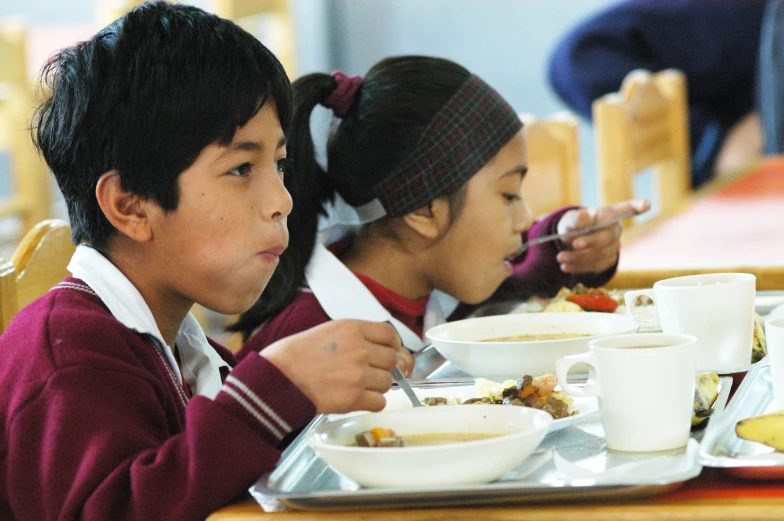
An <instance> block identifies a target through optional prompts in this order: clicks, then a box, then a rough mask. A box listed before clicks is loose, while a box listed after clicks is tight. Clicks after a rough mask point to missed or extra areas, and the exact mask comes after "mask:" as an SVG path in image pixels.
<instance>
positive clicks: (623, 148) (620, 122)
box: [592, 69, 691, 226]
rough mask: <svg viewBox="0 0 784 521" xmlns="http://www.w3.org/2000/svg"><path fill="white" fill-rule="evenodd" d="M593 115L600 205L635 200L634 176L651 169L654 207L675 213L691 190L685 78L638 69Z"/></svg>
mask: <svg viewBox="0 0 784 521" xmlns="http://www.w3.org/2000/svg"><path fill="white" fill-rule="evenodd" d="M592 111H593V129H594V135H595V139H596V147H597V160H598V180H599V195H600V201H601V203H602V204H612V203H617V202H620V201H624V200H627V199H631V198H633V197H634V188H633V186H634V178H635V175H636V174H638V173H641V172H643V171H646V170H648V169H653V170H654V178H655V179H654V187H655V194H654V197H655V200H654V205H655V206H658V207H659V208H660V215H662V216H665V215H670V214H672V213H674V212H676V211H677V208H678V207H679V205H680V204H681V202H682V200H683V199H684V198H685V197H686V196H687V195H688V194H689V192H690V190H691V167H690V158H689V133H688V112H687V111H688V107H687V98H686V77H685V75H684V74H683V73H682V72H681V71H678V70H674V69H667V70H663V71H661V72H658V73H655V74H651V73H650V72H648V71H645V70H634V71H632V72H630V73H629V74H628V75H627V76H626V78H625V79H624V80H623V84H622V85H621V88H620V90H619V91H618V92H616V93H611V94H607V95H605V96H602V97H601V98H599V99H597V100H595V101H594V102H593V107H592ZM632 222H633V221H632V220H631V219H627V220H626V221H625V222H624V226H629V225H630V224H631V223H632Z"/></svg>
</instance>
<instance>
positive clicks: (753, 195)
mask: <svg viewBox="0 0 784 521" xmlns="http://www.w3.org/2000/svg"><path fill="white" fill-rule="evenodd" d="M684 208H685V209H684V210H683V211H682V212H681V213H679V214H677V215H675V216H672V217H670V218H668V219H665V220H662V221H660V222H652V223H650V225H648V226H646V225H642V226H641V227H640V231H639V232H638V233H637V234H636V236H635V234H633V237H634V239H633V240H632V241H630V242H629V243H628V244H624V248H623V253H622V255H621V261H620V264H619V274H618V276H616V282H618V281H620V283H621V285H620V286H618V285H616V287H627V288H628V287H649V286H650V285H652V283H653V282H655V281H656V280H659V279H660V278H665V277H667V276H675V275H678V274H686V273H691V272H701V271H717V270H722V271H725V270H727V269H728V268H729V269H731V270H733V271H735V270H736V269H743V270H744V271H750V272H754V273H755V274H757V277H758V283H757V289H758V290H764V289H784V158H773V159H768V160H765V161H763V162H761V163H760V164H758V165H756V166H755V167H754V168H752V169H751V170H750V171H748V172H746V173H745V174H743V175H741V176H739V177H737V178H736V179H733V180H731V181H729V182H727V181H724V182H721V183H715V184H714V185H712V186H710V187H708V188H706V189H705V190H701V191H698V192H696V193H695V195H694V197H693V198H691V200H689V201H688V202H687V203H686V205H685V207H684ZM717 252H719V253H720V254H717ZM635 273H636V274H637V275H635ZM629 274H631V275H632V276H631V277H630V276H629ZM640 274H642V275H640ZM646 277H647V278H646ZM629 281H631V282H632V283H631V284H630V283H629ZM270 516H272V517H274V518H279V519H281V520H298V521H315V520H322V519H330V520H346V521H359V520H363V521H387V520H388V521H393V520H394V521H440V520H456V521H461V520H466V521H467V520H472V521H473V520H476V519H483V520H485V521H502V520H503V521H507V520H508V521H523V520H526V521H552V520H558V521H608V520H622V521H645V520H651V521H662V520H665V519H678V520H687V519H689V520H705V521H707V520H710V521H720V520H728V521H729V520H738V521H740V520H743V521H748V520H777V521H780V520H782V519H784V481H764V480H750V479H742V478H738V477H735V476H732V475H729V474H726V473H725V472H724V471H721V470H719V469H712V468H705V469H703V471H702V473H701V474H700V476H699V477H697V478H695V479H693V480H690V481H688V482H687V483H685V484H684V485H683V486H682V487H680V488H678V489H677V490H674V491H671V492H667V493H665V494H661V495H658V496H653V497H649V498H644V499H639V500H630V501H612V502H607V503H584V502H574V503H570V504H554V503H548V504H526V505H505V506H482V507H460V508H432V509H406V510H354V511H344V512H307V511H288V512H280V513H275V514H270V513H265V512H263V511H262V509H261V507H260V506H259V505H258V504H257V503H256V502H255V501H254V500H253V499H250V498H247V499H244V500H241V501H238V502H237V503H235V504H232V505H229V506H227V507H225V508H223V509H220V510H218V511H217V512H215V513H213V514H212V515H211V516H210V517H209V518H208V520H209V521H250V520H261V519H270Z"/></svg>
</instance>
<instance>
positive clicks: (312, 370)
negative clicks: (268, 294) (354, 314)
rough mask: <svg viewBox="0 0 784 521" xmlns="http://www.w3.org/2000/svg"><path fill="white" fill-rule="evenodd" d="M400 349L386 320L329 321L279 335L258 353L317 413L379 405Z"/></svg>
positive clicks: (354, 409)
mask: <svg viewBox="0 0 784 521" xmlns="http://www.w3.org/2000/svg"><path fill="white" fill-rule="evenodd" d="M401 350H404V351H405V348H404V347H403V346H402V345H401V344H400V338H399V337H398V335H397V332H396V331H395V329H394V328H393V327H392V326H391V325H389V324H387V323H383V322H367V321H362V320H333V321H330V322H326V323H324V324H321V325H319V326H316V327H314V328H312V329H308V330H307V331H303V332H302V333H298V334H296V335H292V336H290V337H287V338H283V339H281V340H278V341H277V342H275V343H273V344H271V345H270V346H268V347H267V348H266V349H264V350H262V351H261V356H263V357H265V358H267V359H268V360H269V361H270V362H272V363H273V364H275V366H276V367H277V368H278V369H280V370H281V372H283V374H285V375H286V376H287V377H288V378H289V379H290V380H291V381H292V382H294V384H295V385H296V386H297V387H299V388H300V390H302V392H303V393H305V395H306V396H307V397H308V398H310V400H311V401H312V402H313V403H314V404H315V406H316V410H317V411H318V412H319V413H346V412H351V411H358V410H367V411H380V410H381V409H383V408H384V405H385V404H386V400H385V399H384V396H383V394H384V393H385V392H386V391H388V390H389V388H390V386H391V385H392V374H391V373H390V371H391V370H392V368H393V367H395V365H396V364H398V363H399V360H400V359H402V358H403V357H402V354H401ZM406 352H407V351H406ZM408 356H409V357H410V356H411V355H408ZM401 370H403V368H402V367H401Z"/></svg>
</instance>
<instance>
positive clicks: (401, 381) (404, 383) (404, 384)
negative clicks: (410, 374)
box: [392, 366, 425, 407]
mask: <svg viewBox="0 0 784 521" xmlns="http://www.w3.org/2000/svg"><path fill="white" fill-rule="evenodd" d="M392 378H393V379H394V380H395V383H396V384H397V386H398V387H400V388H401V389H403V392H404V393H406V396H408V399H409V400H411V405H413V406H414V407H425V404H424V403H422V402H420V401H419V398H418V397H417V395H416V393H415V392H414V389H413V388H412V387H411V384H409V383H408V380H407V379H406V377H405V376H403V373H402V372H400V368H399V367H398V366H395V368H394V369H392Z"/></svg>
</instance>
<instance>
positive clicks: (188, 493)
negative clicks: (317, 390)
mask: <svg viewBox="0 0 784 521" xmlns="http://www.w3.org/2000/svg"><path fill="white" fill-rule="evenodd" d="M164 401H165V400H162V394H161V387H160V382H158V381H156V380H155V379H153V378H151V377H150V376H149V374H148V375H145V374H144V373H143V372H134V371H127V370H120V369H119V368H117V367H111V366H104V367H101V366H87V365H69V366H66V367H63V368H59V369H58V370H56V371H55V372H54V373H53V374H52V375H51V376H50V377H49V378H48V379H47V382H46V385H45V386H44V387H43V389H41V391H40V393H39V394H38V395H37V396H35V397H34V398H33V399H32V400H30V401H29V402H28V403H26V404H25V405H24V406H23V407H22V408H21V409H20V410H18V411H17V413H16V414H15V416H14V417H13V419H12V421H10V423H9V434H8V436H9V438H8V440H9V441H8V466H7V469H8V476H7V486H8V490H9V498H10V501H9V502H10V503H11V505H10V506H11V508H12V510H13V511H14V512H15V513H16V514H17V517H18V518H19V519H36V520H49V519H52V520H53V519H58V520H65V519H82V520H104V519H117V520H150V519H177V520H191V519H192V520H203V519H204V518H205V517H206V516H208V515H209V514H210V513H211V512H212V511H214V510H216V509H217V508H219V507H221V506H223V505H225V504H226V503H228V502H229V501H231V500H232V499H235V498H236V497H237V496H238V495H239V494H241V493H242V492H244V491H245V490H246V489H247V488H248V487H249V486H250V485H251V484H252V483H253V482H254V481H255V480H256V479H257V478H258V477H259V476H260V475H261V474H262V473H263V472H265V471H268V470H270V469H272V468H273V466H274V465H275V464H276V462H277V460H278V458H279V456H280V453H279V451H278V449H277V448H276V445H277V443H278V442H279V441H280V440H281V439H282V438H283V437H284V436H285V435H286V434H288V433H289V432H290V431H292V430H293V429H295V428H299V427H301V426H303V425H304V424H305V423H306V422H307V421H309V420H310V419H311V418H312V417H313V415H314V414H315V409H314V407H313V405H312V404H311V403H310V401H309V400H308V399H307V398H306V397H305V396H304V395H302V394H301V393H300V392H299V390H298V389H297V388H296V387H294V385H293V384H292V383H291V382H290V381H289V380H288V379H287V378H285V377H284V376H283V374H282V373H280V371H278V370H277V369H276V368H275V367H274V365H272V364H271V363H270V362H268V361H267V360H265V359H264V358H262V357H260V356H256V357H251V358H249V359H247V360H246V361H244V362H243V363H241V364H240V365H239V366H237V367H236V368H235V369H234V370H233V371H232V373H231V374H230V376H229V377H228V379H227V382H226V383H225V385H224V387H223V389H222V390H221V392H220V393H219V394H218V396H217V397H216V398H215V400H210V399H208V398H205V397H203V396H196V397H194V398H193V399H191V400H190V402H189V403H188V405H187V408H186V413H185V425H184V426H182V425H181V424H180V423H181V418H180V417H179V415H176V414H173V412H172V409H173V408H172V407H168V408H167V407H165V406H164V405H163V402H164ZM31 433H33V434H32V435H31ZM38 433H40V434H38ZM33 494H37V495H38V496H39V497H38V498H36V500H31V495H33ZM14 503H16V504H14Z"/></svg>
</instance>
